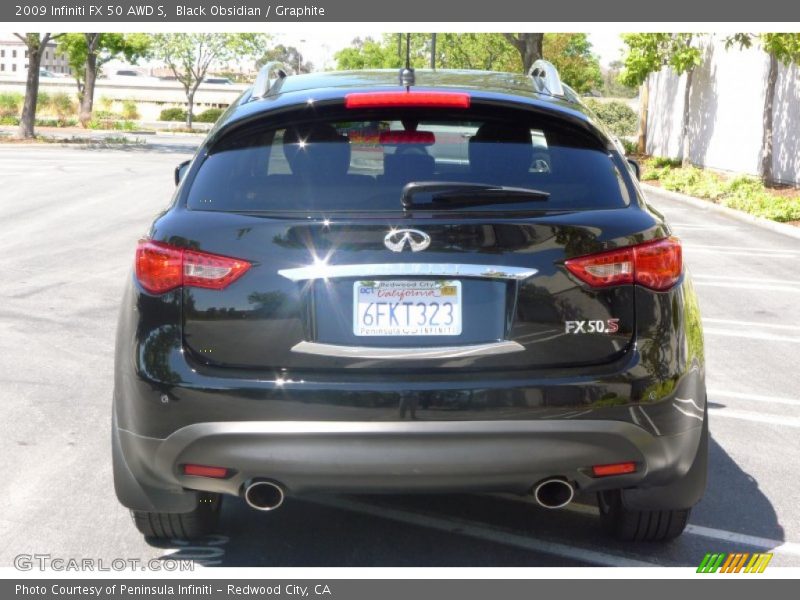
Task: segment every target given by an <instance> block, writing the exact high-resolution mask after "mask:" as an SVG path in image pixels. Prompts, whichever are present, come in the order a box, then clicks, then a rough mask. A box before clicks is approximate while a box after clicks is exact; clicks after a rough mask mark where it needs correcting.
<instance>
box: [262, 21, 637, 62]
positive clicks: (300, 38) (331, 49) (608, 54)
mask: <svg viewBox="0 0 800 600" xmlns="http://www.w3.org/2000/svg"><path fill="white" fill-rule="evenodd" d="M382 35H383V32H382V31H373V32H367V31H363V30H357V29H352V30H349V31H347V32H339V33H330V34H326V35H324V36H322V35H320V34H319V33H315V34H314V36H313V37H311V36H305V35H302V34H296V33H284V34H275V35H274V38H275V42H276V43H279V44H283V45H284V46H294V47H295V48H297V49H299V50H300V52H301V53H302V54H303V57H304V58H305V59H306V60H310V61H311V62H312V63H314V66H315V67H316V68H317V69H319V68H323V67H325V66H328V67H331V68H332V67H334V66H335V64H334V58H333V55H334V54H336V52H337V51H338V50H340V49H342V48H345V47H347V46H349V45H350V42H352V41H353V38H355V37H359V36H360V37H367V36H371V37H373V38H380V37H381V36H382ZM619 36H620V33H619V32H597V33H589V41H590V42H591V43H592V49H593V51H594V53H595V54H597V55H598V56H599V57H600V64H602V65H603V66H608V64H609V63H610V62H612V61H614V60H617V59H619V58H620V56H621V54H620V51H621V50H622V47H623V44H622V41H621V40H620V37H619Z"/></svg>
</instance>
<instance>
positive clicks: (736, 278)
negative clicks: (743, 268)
mask: <svg viewBox="0 0 800 600" xmlns="http://www.w3.org/2000/svg"><path fill="white" fill-rule="evenodd" d="M692 279H712V280H719V281H731V282H734V283H752V284H756V285H761V284H769V283H777V284H780V285H797V286H800V280H798V279H771V278H764V277H742V276H741V275H711V274H707V273H694V272H693V273H692Z"/></svg>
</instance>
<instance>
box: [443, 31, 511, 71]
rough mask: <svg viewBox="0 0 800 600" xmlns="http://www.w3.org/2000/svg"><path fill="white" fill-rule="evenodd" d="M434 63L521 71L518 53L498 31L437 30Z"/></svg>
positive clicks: (445, 65) (468, 67)
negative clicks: (448, 31)
mask: <svg viewBox="0 0 800 600" xmlns="http://www.w3.org/2000/svg"><path fill="white" fill-rule="evenodd" d="M436 66H437V67H439V68H442V69H477V70H480V71H510V72H512V71H517V72H518V71H521V70H522V62H521V60H520V57H519V53H518V52H517V51H516V50H515V49H514V47H513V46H511V44H510V43H509V42H508V40H506V38H505V36H504V35H503V34H501V33H439V34H437V35H436Z"/></svg>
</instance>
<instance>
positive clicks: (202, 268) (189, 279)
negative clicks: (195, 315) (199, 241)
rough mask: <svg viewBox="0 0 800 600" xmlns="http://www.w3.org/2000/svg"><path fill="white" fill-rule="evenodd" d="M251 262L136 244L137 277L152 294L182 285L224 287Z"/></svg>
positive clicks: (238, 275) (165, 246)
mask: <svg viewBox="0 0 800 600" xmlns="http://www.w3.org/2000/svg"><path fill="white" fill-rule="evenodd" d="M250 266H251V265H250V263H249V262H247V261H245V260H240V259H238V258H230V257H228V256H220V255H218V254H210V253H208V252H198V251H196V250H186V249H184V248H177V247H175V246H170V245H169V244H163V243H161V242H153V241H150V240H142V241H140V242H139V245H138V246H137V248H136V279H137V280H138V281H139V283H140V284H141V286H142V287H143V288H144V289H146V290H147V291H148V292H150V293H151V294H163V293H164V292H168V291H169V290H173V289H175V288H178V287H181V286H187V287H202V288H210V289H213V290H221V289H223V288H225V287H227V286H229V285H230V284H231V283H233V282H234V281H236V280H237V279H239V277H241V276H242V275H244V274H245V272H246V271H247V270H248V269H249V268H250Z"/></svg>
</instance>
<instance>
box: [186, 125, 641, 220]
mask: <svg viewBox="0 0 800 600" xmlns="http://www.w3.org/2000/svg"><path fill="white" fill-rule="evenodd" d="M347 116H348V119H349V120H346V121H345V120H342V119H329V120H319V121H315V122H305V123H298V124H293V125H291V126H288V127H276V128H271V129H259V130H258V131H252V132H250V133H247V134H244V135H242V134H236V137H233V138H231V137H230V136H229V138H228V139H225V140H223V142H222V143H220V144H219V145H218V147H216V148H214V149H212V151H211V153H210V155H209V156H208V157H207V158H206V159H205V161H204V162H203V164H202V165H201V166H200V169H199V171H198V173H197V175H196V177H195V178H194V181H193V182H192V184H191V189H190V190H189V193H188V206H189V207H190V208H192V209H196V210H215V211H236V212H262V211H270V212H272V211H274V212H295V211H304V212H320V211H321V212H332V211H361V212H375V211H398V210H401V208H402V207H401V203H400V197H401V192H402V190H403V187H404V186H406V185H407V184H409V183H411V182H454V183H455V182H460V183H469V184H473V183H475V184H485V185H492V186H501V185H502V186H512V187H518V188H526V189H534V190H538V191H542V192H545V195H546V199H544V200H543V199H541V198H539V199H532V200H530V201H526V202H522V203H520V202H519V201H517V202H515V203H514V204H513V208H519V209H525V210H531V209H532V210H536V209H544V210H554V209H555V210H578V209H580V210H590V209H605V208H616V207H622V206H626V205H627V204H628V203H629V192H628V188H627V184H626V182H625V179H624V178H623V176H622V174H621V173H620V171H619V168H618V166H617V164H616V163H615V160H614V159H613V158H612V157H611V156H610V155H609V153H608V151H607V150H606V149H604V148H602V147H601V146H600V143H599V141H598V140H596V139H595V138H593V137H591V136H589V135H588V134H586V133H584V132H582V131H579V130H573V129H571V128H567V127H564V126H563V124H560V123H557V122H556V123H553V124H552V125H548V124H547V123H546V122H544V123H537V122H525V121H521V120H519V119H506V120H497V119H479V118H470V119H463V118H461V119H458V118H449V119H440V118H436V119H431V118H421V117H419V116H414V115H413V114H403V115H397V114H386V115H377V116H376V115H375V114H374V113H373V114H370V115H369V118H364V119H362V120H352V119H351V118H350V115H347ZM510 207H511V205H510V204H509V203H504V202H502V199H500V200H498V201H492V202H486V203H483V202H481V203H480V206H478V207H476V208H474V209H471V210H480V211H491V210H497V209H499V208H502V209H504V210H509V208H510Z"/></svg>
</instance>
